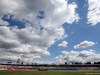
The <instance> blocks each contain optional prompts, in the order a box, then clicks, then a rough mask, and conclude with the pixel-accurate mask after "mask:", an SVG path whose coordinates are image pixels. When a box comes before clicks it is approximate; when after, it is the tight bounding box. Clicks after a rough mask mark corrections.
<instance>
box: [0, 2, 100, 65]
mask: <svg viewBox="0 0 100 75" xmlns="http://www.w3.org/2000/svg"><path fill="white" fill-rule="evenodd" d="M99 24H100V0H0V62H8V61H12V62H16V61H17V59H20V61H21V62H22V61H23V62H29V63H64V62H69V63H71V62H83V63H84V62H88V61H90V62H94V61H100V35H99V34H100V25H99Z"/></svg>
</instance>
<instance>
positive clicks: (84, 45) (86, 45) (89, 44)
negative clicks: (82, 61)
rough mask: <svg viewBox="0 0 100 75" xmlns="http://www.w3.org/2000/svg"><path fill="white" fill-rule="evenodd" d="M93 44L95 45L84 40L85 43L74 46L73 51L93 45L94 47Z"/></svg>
mask: <svg viewBox="0 0 100 75" xmlns="http://www.w3.org/2000/svg"><path fill="white" fill-rule="evenodd" d="M95 44H96V43H94V42H92V41H87V40H85V41H83V42H81V43H80V44H77V45H75V46H74V48H75V49H78V48H87V47H89V46H93V45H95Z"/></svg>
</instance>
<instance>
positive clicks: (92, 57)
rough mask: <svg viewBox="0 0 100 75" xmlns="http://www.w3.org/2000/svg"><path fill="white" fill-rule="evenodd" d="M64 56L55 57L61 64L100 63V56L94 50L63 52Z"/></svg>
mask: <svg viewBox="0 0 100 75" xmlns="http://www.w3.org/2000/svg"><path fill="white" fill-rule="evenodd" d="M61 54H62V55H59V56H57V57H55V59H57V60H58V61H59V60H60V63H65V62H69V63H72V62H82V63H85V62H89V61H90V62H94V61H99V60H100V57H99V55H100V54H96V53H95V51H94V50H92V49H90V50H82V51H73V50H72V51H62V52H61Z"/></svg>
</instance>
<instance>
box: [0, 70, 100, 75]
mask: <svg viewBox="0 0 100 75" xmlns="http://www.w3.org/2000/svg"><path fill="white" fill-rule="evenodd" d="M0 75H100V71H11V70H9V71H8V70H1V71H0Z"/></svg>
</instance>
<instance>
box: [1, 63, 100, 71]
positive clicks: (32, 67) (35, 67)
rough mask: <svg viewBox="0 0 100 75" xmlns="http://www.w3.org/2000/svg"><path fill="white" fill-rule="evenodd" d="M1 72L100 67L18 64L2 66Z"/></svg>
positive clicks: (97, 68)
mask: <svg viewBox="0 0 100 75" xmlns="http://www.w3.org/2000/svg"><path fill="white" fill-rule="evenodd" d="M0 70H30V71H38V70H39V71H41V70H42V71H44V70H46V71H47V70H48V71H49V70H77V71H78V70H100V65H98V64H89V65H86V64H85V65H18V64H0Z"/></svg>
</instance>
